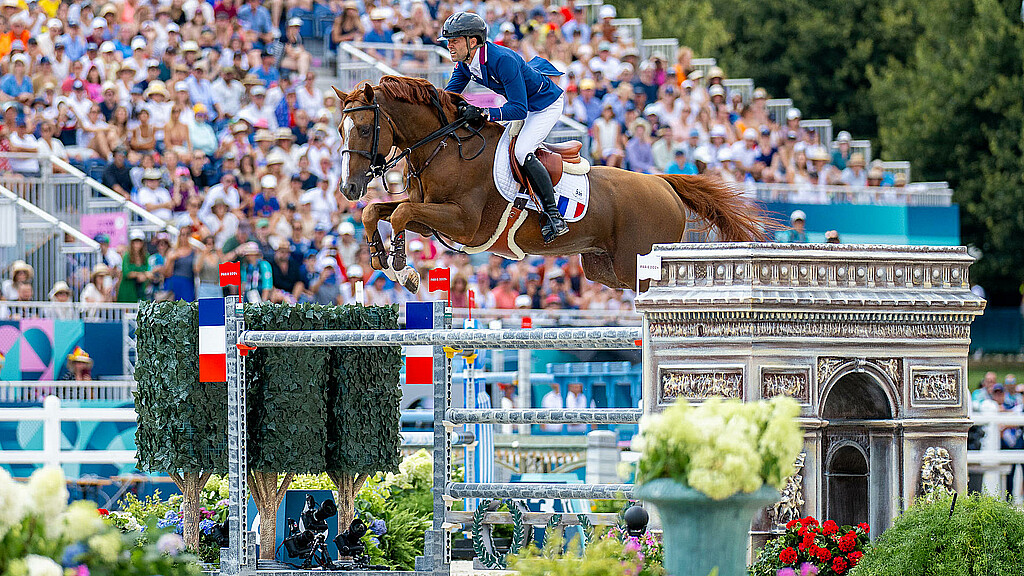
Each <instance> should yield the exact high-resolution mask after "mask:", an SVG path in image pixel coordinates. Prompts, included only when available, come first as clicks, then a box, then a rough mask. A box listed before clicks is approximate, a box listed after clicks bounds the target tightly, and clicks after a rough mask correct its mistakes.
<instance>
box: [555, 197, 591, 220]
mask: <svg viewBox="0 0 1024 576" xmlns="http://www.w3.org/2000/svg"><path fill="white" fill-rule="evenodd" d="M586 209H587V205H586V204H583V203H582V202H577V201H575V200H573V199H571V198H569V197H568V196H559V197H558V211H559V212H561V213H562V216H565V217H566V218H579V217H580V216H583V212H584V211H586Z"/></svg>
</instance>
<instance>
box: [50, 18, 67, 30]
mask: <svg viewBox="0 0 1024 576" xmlns="http://www.w3.org/2000/svg"><path fill="white" fill-rule="evenodd" d="M46 27H47V28H64V23H63V22H61V21H60V18H50V19H49V20H47V21H46Z"/></svg>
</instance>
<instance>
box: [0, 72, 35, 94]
mask: <svg viewBox="0 0 1024 576" xmlns="http://www.w3.org/2000/svg"><path fill="white" fill-rule="evenodd" d="M0 92H3V93H4V94H7V95H8V96H13V97H15V98H17V97H18V96H19V95H20V94H24V93H26V92H27V93H29V94H32V79H31V78H29V77H28V76H25V77H24V78H22V79H21V82H18V79H17V78H15V77H14V74H4V77H3V78H0Z"/></svg>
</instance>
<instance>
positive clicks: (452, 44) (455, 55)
mask: <svg viewBox="0 0 1024 576" xmlns="http://www.w3.org/2000/svg"><path fill="white" fill-rule="evenodd" d="M448 53H449V54H451V57H452V62H466V61H468V60H469V38H468V37H466V36H459V37H456V38H450V39H449V40H448Z"/></svg>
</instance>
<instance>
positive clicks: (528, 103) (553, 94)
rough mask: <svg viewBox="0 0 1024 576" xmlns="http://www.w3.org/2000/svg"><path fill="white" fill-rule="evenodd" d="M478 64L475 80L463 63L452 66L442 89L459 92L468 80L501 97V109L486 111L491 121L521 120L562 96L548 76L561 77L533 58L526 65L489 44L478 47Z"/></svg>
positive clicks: (505, 50) (499, 47)
mask: <svg viewBox="0 0 1024 576" xmlns="http://www.w3.org/2000/svg"><path fill="white" fill-rule="evenodd" d="M475 57H476V58H479V61H480V74H481V75H482V78H477V77H476V76H475V75H474V74H473V72H471V71H470V69H469V66H468V65H467V64H466V63H465V62H459V63H457V64H456V65H455V70H454V71H453V72H452V77H451V80H449V81H448V85H447V86H446V87H445V90H447V91H449V92H457V93H459V94H461V93H462V91H463V90H465V89H466V86H467V85H469V81H470V80H472V81H474V82H476V83H477V84H481V85H483V86H485V87H487V88H490V89H491V90H493V91H494V92H496V93H498V94H501V95H502V96H504V97H505V100H507V101H506V102H505V105H504V106H502V107H501V108H490V109H488V113H489V115H490V119H491V120H493V121H499V120H502V121H507V120H522V119H524V118H526V114H527V112H538V111H540V110H543V109H545V108H547V107H548V106H550V105H551V104H552V103H554V102H555V101H556V100H558V98H559V97H560V96H561V95H562V89H561V88H559V87H558V85H557V84H555V83H554V82H552V81H551V78H549V77H548V76H561V72H559V71H558V70H557V69H556V68H555V67H554V66H552V65H551V63H550V62H548V61H547V60H544V59H543V58H540V57H539V56H538V57H537V58H534V59H533V60H531V61H530V63H529V64H527V63H526V61H525V60H523V57H522V56H520V55H519V54H518V53H517V52H516V51H515V50H512V49H510V48H506V47H504V46H499V45H497V44H493V43H491V42H487V43H485V44H484V45H483V46H481V47H480V48H479V51H478V53H477V56H475Z"/></svg>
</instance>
